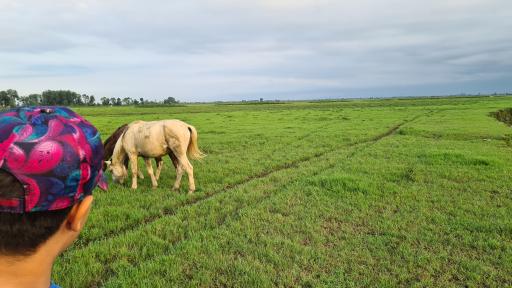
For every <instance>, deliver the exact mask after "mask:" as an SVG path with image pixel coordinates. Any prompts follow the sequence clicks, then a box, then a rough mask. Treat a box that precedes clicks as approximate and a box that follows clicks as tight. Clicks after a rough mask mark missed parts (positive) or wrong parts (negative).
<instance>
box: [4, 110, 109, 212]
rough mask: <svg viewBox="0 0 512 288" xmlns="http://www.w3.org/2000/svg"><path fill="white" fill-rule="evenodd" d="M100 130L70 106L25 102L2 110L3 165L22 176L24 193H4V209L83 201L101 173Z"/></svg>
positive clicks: (50, 207)
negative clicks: (28, 104)
mask: <svg viewBox="0 0 512 288" xmlns="http://www.w3.org/2000/svg"><path fill="white" fill-rule="evenodd" d="M102 164H103V144H102V143H101V139H100V133H99V132H98V130H96V128H95V127H94V126H93V125H91V123H89V122H87V120H85V119H84V118H82V117H81V116H80V115H78V114H76V113H75V112H73V111H72V110H71V109H69V108H66V107H51V106H44V107H41V106H39V107H23V108H15V109H11V110H8V111H5V112H2V113H0V169H3V170H4V171H7V172H9V173H11V174H12V175H13V176H14V177H16V178H17V179H18V181H20V182H21V184H22V185H23V187H24V190H25V193H24V195H23V196H22V197H20V198H15V199H12V198H11V199H2V198H0V211H2V212H12V213H24V212H34V211H48V210H58V209H64V208H67V207H70V206H73V205H74V204H75V203H77V202H79V201H81V200H82V199H83V198H84V197H85V196H86V195H90V194H91V193H92V190H93V189H94V188H95V187H96V185H98V186H99V187H100V188H102V189H103V190H106V189H107V183H106V182H105V180H104V177H103V173H102V170H101V168H102Z"/></svg>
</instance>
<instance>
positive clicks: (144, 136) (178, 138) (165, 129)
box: [126, 119, 190, 157]
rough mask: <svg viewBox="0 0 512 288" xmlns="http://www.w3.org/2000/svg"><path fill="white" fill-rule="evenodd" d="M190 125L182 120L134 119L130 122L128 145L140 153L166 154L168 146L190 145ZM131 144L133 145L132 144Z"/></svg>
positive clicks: (151, 154)
mask: <svg viewBox="0 0 512 288" xmlns="http://www.w3.org/2000/svg"><path fill="white" fill-rule="evenodd" d="M188 127H189V125H188V124H187V123H185V122H183V121H181V120H176V119H169V120H158V121H134V122H132V123H130V127H129V131H127V134H126V135H127V136H129V138H130V140H128V139H126V140H127V142H131V143H127V144H128V146H131V147H132V149H134V150H136V151H137V152H138V153H139V154H141V155H145V156H151V157H155V155H157V154H165V151H166V150H167V148H168V147H169V148H171V147H173V148H175V149H177V148H178V147H180V146H182V145H185V146H184V147H185V149H186V147H187V146H188V143H189V139H190V131H189V130H188ZM130 144H131V145H130Z"/></svg>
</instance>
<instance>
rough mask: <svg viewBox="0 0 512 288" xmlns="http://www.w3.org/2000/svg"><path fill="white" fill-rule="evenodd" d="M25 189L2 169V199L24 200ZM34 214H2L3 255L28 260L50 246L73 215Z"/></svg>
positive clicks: (0, 238)
mask: <svg viewBox="0 0 512 288" xmlns="http://www.w3.org/2000/svg"><path fill="white" fill-rule="evenodd" d="M23 193H24V189H23V185H22V184H21V183H20V182H19V181H18V179H16V177H14V176H13V175H12V174H11V173H9V172H7V171H4V170H2V169H0V199H12V198H23ZM71 208H72V207H68V208H65V209H61V210H55V211H41V212H30V213H9V212H0V235H1V236H0V255H9V256H28V255H31V254H33V253H34V252H35V251H36V249H37V248H38V247H39V245H41V244H42V243H44V242H46V240H48V239H49V238H50V237H51V236H52V235H53V234H55V232H57V230H58V229H59V227H60V225H62V223H63V222H64V220H65V219H66V217H67V216H68V214H69V211H71Z"/></svg>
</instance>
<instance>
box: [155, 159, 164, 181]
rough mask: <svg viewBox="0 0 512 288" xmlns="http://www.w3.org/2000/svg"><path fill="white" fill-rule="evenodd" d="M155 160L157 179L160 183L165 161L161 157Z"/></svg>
mask: <svg viewBox="0 0 512 288" xmlns="http://www.w3.org/2000/svg"><path fill="white" fill-rule="evenodd" d="M155 160H156V174H155V177H156V181H158V179H160V173H161V172H162V167H163V166H164V160H162V158H161V157H157V158H155Z"/></svg>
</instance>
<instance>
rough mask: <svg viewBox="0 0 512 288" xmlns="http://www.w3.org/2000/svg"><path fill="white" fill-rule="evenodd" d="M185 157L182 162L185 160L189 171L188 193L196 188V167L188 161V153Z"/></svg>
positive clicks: (186, 169)
mask: <svg viewBox="0 0 512 288" xmlns="http://www.w3.org/2000/svg"><path fill="white" fill-rule="evenodd" d="M184 156H185V157H183V159H181V161H180V162H184V166H185V167H184V168H185V171H187V175H188V194H192V193H193V192H194V191H195V190H196V183H195V182H194V167H192V164H190V161H188V158H187V154H185V155H184Z"/></svg>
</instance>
